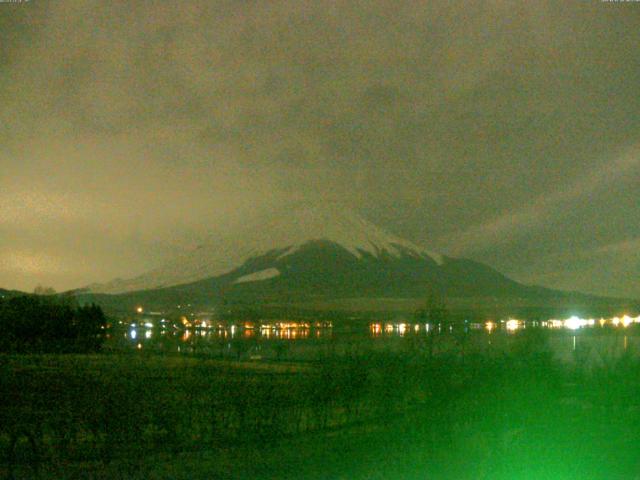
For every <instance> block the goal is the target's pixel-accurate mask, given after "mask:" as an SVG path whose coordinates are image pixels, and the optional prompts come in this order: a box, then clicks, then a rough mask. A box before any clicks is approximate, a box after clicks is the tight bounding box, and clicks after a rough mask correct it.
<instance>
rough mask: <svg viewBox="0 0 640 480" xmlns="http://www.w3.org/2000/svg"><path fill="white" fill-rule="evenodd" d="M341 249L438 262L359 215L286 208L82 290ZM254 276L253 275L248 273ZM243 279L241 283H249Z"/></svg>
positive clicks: (194, 276)
mask: <svg viewBox="0 0 640 480" xmlns="http://www.w3.org/2000/svg"><path fill="white" fill-rule="evenodd" d="M317 241H323V242H325V243H330V244H334V245H338V246H340V247H341V248H342V249H343V250H345V251H346V252H348V253H349V254H350V257H354V258H356V259H363V258H364V257H367V256H369V257H371V256H373V257H376V258H379V257H382V256H384V255H390V256H393V257H396V258H399V257H402V256H411V257H414V258H417V259H423V260H424V259H430V260H431V261H432V262H434V263H436V264H441V263H442V261H443V257H442V256H441V255H439V254H436V253H434V252H431V251H429V250H427V249H424V248H422V247H419V246H417V245H415V244H413V243H411V242H409V241H407V240H404V239H401V238H399V237H396V236H395V235H391V234H389V233H387V232H385V231H383V230H382V229H380V228H378V227H377V226H375V225H373V224H372V223H370V222H368V221H366V220H364V219H363V218H361V217H359V216H358V215H356V214H354V213H352V212H349V211H347V210H344V209H341V208H339V207H337V206H331V207H324V208H317V207H314V206H310V205H303V206H298V207H296V208H287V209H284V210H283V211H281V212H278V214H276V215H275V216H274V217H273V218H272V219H270V220H269V221H266V222H261V221H258V222H254V223H250V224H248V225H244V226H243V227H241V228H236V229H234V230H233V231H232V232H220V233H218V234H216V235H213V236H212V237H211V238H210V239H209V240H208V241H207V242H206V243H204V244H202V245H200V246H198V247H197V248H196V249H194V250H192V251H188V252H185V253H184V254H182V255H179V256H178V257H176V258H175V259H173V260H172V261H170V262H168V263H167V264H165V265H163V266H161V267H160V268H157V269H154V270H152V271H150V272H147V273H145V274H143V275H140V276H138V277H135V278H131V279H127V280H122V279H116V280H113V281H111V282H109V283H106V284H94V285H90V286H89V287H87V290H89V291H91V292H93V293H124V292H130V291H136V290H149V289H156V288H163V287H169V286H173V285H179V284H184V283H190V282H195V281H197V280H202V279H205V278H211V277H218V276H221V275H225V274H228V273H229V272H232V271H234V270H236V269H238V268H241V267H242V266H243V264H244V263H245V262H247V261H248V260H255V259H257V258H260V257H262V256H264V255H269V258H271V256H272V255H271V254H272V253H273V252H278V255H277V256H276V258H274V259H273V260H274V261H275V260H280V259H282V258H285V257H289V256H291V255H293V254H295V253H296V252H298V251H300V250H301V249H303V248H304V247H305V246H307V245H308V244H309V243H311V242H317ZM250 273H253V272H250ZM250 280H251V279H245V280H243V281H250Z"/></svg>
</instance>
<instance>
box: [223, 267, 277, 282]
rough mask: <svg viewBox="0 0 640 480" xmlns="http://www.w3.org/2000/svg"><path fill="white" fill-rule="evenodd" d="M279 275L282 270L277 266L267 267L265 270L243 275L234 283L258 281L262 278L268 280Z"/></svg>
mask: <svg viewBox="0 0 640 480" xmlns="http://www.w3.org/2000/svg"><path fill="white" fill-rule="evenodd" d="M278 275H280V270H278V269H277V268H265V269H264V270H260V271H258V272H254V273H250V274H249V275H243V276H242V277H240V278H238V279H236V280H235V281H234V282H233V283H246V282H258V281H260V280H268V279H269V278H273V277H277V276H278Z"/></svg>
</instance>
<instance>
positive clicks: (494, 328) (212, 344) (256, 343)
mask: <svg viewBox="0 0 640 480" xmlns="http://www.w3.org/2000/svg"><path fill="white" fill-rule="evenodd" d="M532 342H535V346H536V348H538V349H540V348H541V349H543V350H546V351H548V352H549V353H550V354H551V355H553V356H554V357H555V358H556V359H557V360H558V361H562V362H576V361H579V362H588V363H589V364H594V365H598V364H603V363H606V362H609V361H614V360H616V359H618V358H620V357H621V356H623V355H634V356H635V355H638V354H640V316H638V317H630V316H622V317H613V318H598V319H583V318H579V317H570V318H565V319H549V320H544V321H540V320H537V321H524V320H518V319H504V320H500V321H495V322H485V323H472V322H463V323H455V324H453V323H439V324H431V323H406V322H370V323H369V324H362V325H345V324H336V325H333V324H331V323H329V322H315V323H314V322H309V321H270V322H268V323H261V322H249V321H230V322H229V321H227V322H224V323H217V322H212V321H209V322H202V323H200V324H198V325H190V326H189V327H185V326H184V325H180V324H176V323H173V322H169V321H166V320H164V319H148V318H147V319H140V318H134V319H127V320H125V321H123V322H122V324H121V325H119V326H118V327H116V328H114V329H113V331H112V332H111V333H110V335H109V340H108V341H107V348H108V349H112V350H120V351H121V350H138V351H141V352H156V353H165V354H169V353H171V354H183V355H194V354H195V355H204V356H214V357H222V358H235V359H243V360H253V361H265V360H276V359H277V360H296V361H298V360H310V359H317V358H319V357H322V356H323V355H335V354H356V355H358V354H360V355H362V354H367V353H370V352H375V351H385V350H388V351H393V352H398V351H402V350H403V349H405V350H407V351H412V352H416V351H420V350H422V351H425V352H428V353H429V354H431V355H442V354H449V355H452V354H453V355H469V354H485V355H500V354H501V353H503V352H506V351H511V350H513V349H517V348H528V347H527V345H533V343H532Z"/></svg>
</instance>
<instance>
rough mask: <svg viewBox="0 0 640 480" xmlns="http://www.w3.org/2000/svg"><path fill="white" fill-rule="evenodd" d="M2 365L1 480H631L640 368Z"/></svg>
mask: <svg viewBox="0 0 640 480" xmlns="http://www.w3.org/2000/svg"><path fill="white" fill-rule="evenodd" d="M407 345H408V346H407V349H406V350H405V351H395V352H384V351H383V352H381V351H377V352H375V353H373V352H367V351H359V352H352V353H351V354H349V355H340V356H337V355H335V356H328V357H326V358H321V359H317V360H314V361H312V362H304V363H287V362H271V363H260V362H258V363H251V362H236V361H219V360H210V359H205V358H195V357H178V356H158V355H146V354H142V353H139V354H138V352H135V353H132V354H97V355H6V356H3V357H0V372H1V373H0V382H1V383H0V387H1V388H0V392H1V396H2V397H1V399H0V400H1V403H0V429H1V430H0V448H1V452H2V455H3V457H2V464H1V466H0V478H2V476H4V477H7V478H42V479H54V478H55V479H66V478H69V479H71V478H105V479H106V478H140V479H143V478H145V479H146V478H158V479H160V478H172V479H173V478H175V479H182V478H184V479H191V478H201V479H205V478H207V479H208V478H230V479H244V478H251V479H260V478H264V479H266V478H292V479H294V478H295V479H297V478H304V479H334V478H335V479H338V478H344V479H347V478H348V479H377V478H379V479H386V478H390V479H396V478H407V479H414V478H415V479H424V478H427V479H429V478H433V479H452V480H453V479H467V478H468V479H483V478H486V479H503V478H504V479H519V478H523V479H525V478H526V479H529V478H533V479H553V480H556V479H574V478H581V479H633V478H637V475H638V474H640V456H639V455H638V449H639V448H640V447H638V445H639V444H640V443H639V442H640V429H638V426H639V425H640V375H639V374H638V372H639V366H640V365H638V363H637V361H635V360H633V359H632V358H631V357H629V356H623V357H622V358H619V359H616V360H615V361H614V360H611V361H610V362H609V363H605V364H601V365H598V366H597V367H596V366H589V367H587V366H584V365H582V366H581V364H580V362H576V363H575V364H572V365H562V366H560V365H558V364H557V363H555V362H554V361H553V360H552V358H551V356H550V355H549V354H548V352H547V350H546V349H545V347H544V345H545V343H544V338H543V337H541V336H540V335H531V334H526V335H524V334H523V335H521V338H520V339H519V340H518V341H517V342H514V343H513V345H512V348H511V349H510V350H509V351H505V352H503V353H501V354H499V355H482V356H469V355H467V356H460V355H441V356H436V357H433V356H431V355H430V354H429V352H428V350H427V349H424V348H421V347H420V346H419V345H418V346H416V345H410V344H407Z"/></svg>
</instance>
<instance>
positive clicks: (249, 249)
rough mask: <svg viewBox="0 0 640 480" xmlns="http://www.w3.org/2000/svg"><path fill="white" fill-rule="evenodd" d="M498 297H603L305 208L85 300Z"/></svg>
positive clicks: (87, 292) (164, 303) (342, 214)
mask: <svg viewBox="0 0 640 480" xmlns="http://www.w3.org/2000/svg"><path fill="white" fill-rule="evenodd" d="M434 293H435V294H437V295H439V296H444V297H446V298H447V299H453V298H457V299H470V298H474V299H491V301H493V302H503V303H504V302H513V301H517V302H520V303H521V304H548V303H549V302H551V301H552V300H553V301H559V302H566V301H569V299H571V301H576V299H577V300H578V301H580V302H589V301H591V300H597V298H596V297H590V296H588V295H582V294H578V293H567V292H559V291H554V290H550V289H546V288H543V287H537V286H528V285H523V284H521V283H518V282H516V281H514V280H511V279H509V278H508V277H506V276H505V275H503V274H501V273H499V272H498V271H496V270H494V269H493V268H491V267H489V266H487V265H484V264H482V263H479V262H475V261H472V260H467V259H459V258H451V257H448V256H445V255H440V254H438V253H435V252H433V251H431V250H429V249H427V248H424V247H422V246H418V245H416V244H414V243H412V242H410V241H407V240H404V239H402V238H400V237H397V236H395V235H392V234H390V233H387V232H385V231H384V230H382V229H381V228H379V227H377V226H375V225H373V224H372V223H370V222H368V221H366V220H364V219H363V218H361V217H360V216H358V215H357V214H355V213H353V212H350V211H348V210H345V209H341V208H339V207H335V206H331V207H323V208H318V207H317V206H310V205H302V206H298V207H296V208H290V209H286V210H284V211H282V212H280V213H279V214H276V215H273V216H271V217H270V218H269V220H267V221H262V222H260V221H258V222H247V224H246V225H244V226H243V227H242V228H240V229H234V230H233V231H229V232H222V233H218V234H216V235H213V236H212V237H211V238H210V239H209V240H207V241H206V242H204V243H203V244H202V245H200V246H199V247H197V248H195V249H193V250H190V251H187V252H185V253H183V254H182V255H179V256H178V257H176V258H175V259H173V260H171V261H170V262H168V263H167V264H165V265H163V266H161V267H159V268H157V269H154V270H152V271H150V272H148V273H145V274H143V275H140V276H137V277H135V278H131V279H127V280H120V279H118V280H114V281H112V282H109V283H106V284H100V285H98V284H96V285H91V286H89V287H87V288H86V289H84V290H83V291H82V292H81V296H82V297H84V298H85V299H86V300H91V301H98V302H99V303H103V304H104V303H108V304H111V305H114V304H120V305H122V306H125V305H126V306H127V307H128V308H129V307H130V306H132V305H135V304H144V305H148V306H157V307H163V308H164V307H172V306H175V305H178V304H187V303H190V304H193V305H208V306H210V305H219V304H221V303H229V302H232V303H243V302H244V303H247V302H249V303H252V304H255V303H270V304H300V303H305V302H306V303H310V302H311V303H312V302H318V301H327V300H340V299H342V300H344V299H363V298H364V299H371V301H372V299H424V298H426V297H427V296H428V295H430V294H434Z"/></svg>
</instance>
